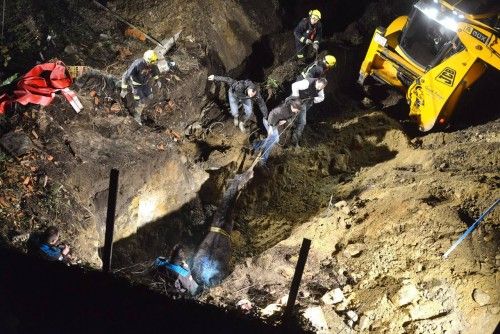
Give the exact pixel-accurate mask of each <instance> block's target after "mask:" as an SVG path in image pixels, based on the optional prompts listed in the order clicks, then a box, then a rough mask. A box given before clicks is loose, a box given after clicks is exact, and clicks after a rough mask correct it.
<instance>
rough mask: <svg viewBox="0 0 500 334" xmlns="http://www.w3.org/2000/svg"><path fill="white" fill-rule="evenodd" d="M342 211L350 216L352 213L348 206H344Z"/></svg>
mask: <svg viewBox="0 0 500 334" xmlns="http://www.w3.org/2000/svg"><path fill="white" fill-rule="evenodd" d="M340 211H342V212H343V213H345V214H346V215H348V214H350V213H351V209H350V208H349V207H348V206H344V207H342V208H341V209H340Z"/></svg>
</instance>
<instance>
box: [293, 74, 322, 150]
mask: <svg viewBox="0 0 500 334" xmlns="http://www.w3.org/2000/svg"><path fill="white" fill-rule="evenodd" d="M327 83H328V81H327V80H326V79H325V78H307V79H303V80H300V81H297V82H294V83H293V84H292V96H294V97H300V99H301V100H302V110H301V111H300V114H299V115H298V116H297V118H298V120H297V125H296V127H295V130H294V132H293V134H292V145H295V146H296V147H298V146H299V139H300V137H301V136H302V132H303V131H304V127H305V126H306V119H307V111H308V110H309V109H310V108H311V107H312V106H313V104H316V103H321V102H323V100H324V99H325V92H324V88H325V86H326V85H327Z"/></svg>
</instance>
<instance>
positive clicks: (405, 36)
mask: <svg viewBox="0 0 500 334" xmlns="http://www.w3.org/2000/svg"><path fill="white" fill-rule="evenodd" d="M426 3H427V1H420V2H418V3H417V4H416V5H415V7H414V8H413V10H412V12H411V14H410V16H409V18H408V22H407V24H406V27H405V28H404V29H403V31H402V34H401V39H400V42H399V46H400V49H401V51H402V52H403V53H404V54H405V56H406V57H407V58H408V59H410V60H411V61H413V62H414V63H415V64H416V65H417V66H418V67H420V68H421V69H424V70H426V69H429V68H432V67H433V66H435V64H438V63H439V62H441V61H442V60H443V58H444V57H445V56H446V55H448V56H450V55H451V54H452V53H454V52H456V51H457V50H458V46H459V45H458V44H459V43H460V41H459V40H458V36H457V34H456V32H454V31H453V29H452V27H448V25H443V24H440V23H438V22H437V21H435V20H433V19H432V18H431V17H429V13H427V15H426V10H428V9H427V7H425V6H426ZM451 24H452V23H451Z"/></svg>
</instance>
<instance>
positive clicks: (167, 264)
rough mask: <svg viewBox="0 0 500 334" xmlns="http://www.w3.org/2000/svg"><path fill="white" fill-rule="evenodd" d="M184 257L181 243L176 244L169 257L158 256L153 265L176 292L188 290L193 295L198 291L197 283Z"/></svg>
mask: <svg viewBox="0 0 500 334" xmlns="http://www.w3.org/2000/svg"><path fill="white" fill-rule="evenodd" d="M184 258H185V256H184V249H183V247H182V245H181V244H176V245H175V246H174V247H173V248H172V251H171V253H170V257H169V259H168V260H167V259H165V258H164V257H161V256H160V257H158V258H156V260H155V261H154V263H153V267H154V269H156V270H157V271H158V273H160V274H161V275H162V276H164V277H166V278H168V279H169V280H170V281H171V282H173V285H174V287H175V289H176V290H177V291H178V292H181V293H182V292H186V291H188V292H189V293H190V294H191V295H195V294H197V293H198V292H199V289H198V284H197V283H196V281H195V280H194V279H193V277H192V276H191V271H190V270H189V266H188V264H187V263H186V262H185V261H184Z"/></svg>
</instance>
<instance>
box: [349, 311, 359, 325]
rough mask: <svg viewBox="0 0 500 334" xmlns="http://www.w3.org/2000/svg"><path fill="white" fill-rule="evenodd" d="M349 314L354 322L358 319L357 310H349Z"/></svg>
mask: <svg viewBox="0 0 500 334" xmlns="http://www.w3.org/2000/svg"><path fill="white" fill-rule="evenodd" d="M347 316H348V317H349V318H350V319H351V320H352V321H353V322H356V321H358V315H357V314H356V312H354V311H353V310H349V311H347Z"/></svg>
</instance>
